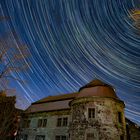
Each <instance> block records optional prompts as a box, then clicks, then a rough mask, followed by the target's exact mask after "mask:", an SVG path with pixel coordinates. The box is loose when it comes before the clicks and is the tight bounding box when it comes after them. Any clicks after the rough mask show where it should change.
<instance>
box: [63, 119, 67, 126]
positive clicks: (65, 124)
mask: <svg viewBox="0 0 140 140" xmlns="http://www.w3.org/2000/svg"><path fill="white" fill-rule="evenodd" d="M67 124H68V118H63V126H67Z"/></svg>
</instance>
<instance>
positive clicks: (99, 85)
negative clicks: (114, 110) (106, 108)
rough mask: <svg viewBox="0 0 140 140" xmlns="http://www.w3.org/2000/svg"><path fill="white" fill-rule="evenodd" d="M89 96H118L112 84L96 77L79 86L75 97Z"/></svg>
mask: <svg viewBox="0 0 140 140" xmlns="http://www.w3.org/2000/svg"><path fill="white" fill-rule="evenodd" d="M89 96H98V97H111V98H118V97H117V96H116V93H115V91H114V89H113V87H112V86H110V85H108V84H106V83H104V82H102V81H101V80H98V79H95V80H93V81H91V82H90V83H88V84H87V85H85V86H83V87H81V88H80V89H79V94H78V96H77V98H79V97H89Z"/></svg>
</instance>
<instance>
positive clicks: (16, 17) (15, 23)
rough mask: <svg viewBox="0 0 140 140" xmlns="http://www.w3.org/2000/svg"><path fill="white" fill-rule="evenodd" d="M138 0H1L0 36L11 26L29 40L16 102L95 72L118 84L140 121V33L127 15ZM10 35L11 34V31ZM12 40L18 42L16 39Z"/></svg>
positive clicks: (77, 83) (72, 86)
mask: <svg viewBox="0 0 140 140" xmlns="http://www.w3.org/2000/svg"><path fill="white" fill-rule="evenodd" d="M139 6H140V1H139V0H1V1H0V16H6V17H9V20H3V21H1V22H0V36H2V35H3V34H4V33H5V32H7V31H12V30H15V31H16V32H17V34H18V35H19V37H20V39H21V40H22V42H23V43H25V44H26V45H27V46H28V49H29V51H30V54H31V56H30V57H29V58H28V60H27V63H28V62H30V63H31V66H30V68H29V70H28V71H26V72H24V73H19V76H20V78H21V79H23V80H25V81H26V83H25V84H23V85H22V84H21V83H19V82H15V81H13V83H12V87H13V88H15V87H16V90H17V93H16V94H17V106H18V107H20V108H23V109H25V108H26V107H27V106H28V105H29V104H30V103H31V102H34V101H36V100H39V99H41V98H43V97H46V96H48V95H56V94H63V93H71V92H75V91H78V89H79V88H80V87H81V86H83V85H85V84H87V83H88V82H90V81H91V80H93V79H94V78H98V79H100V80H102V81H104V82H106V83H108V84H111V85H112V86H114V88H115V89H116V92H117V95H118V96H119V98H120V99H122V100H123V101H124V102H125V104H126V110H125V113H126V116H127V117H128V118H129V119H131V120H132V121H134V122H136V123H138V124H140V34H139V31H138V29H137V28H136V27H135V26H134V23H133V20H132V19H131V18H130V17H131V16H130V14H131V10H133V9H138V8H139ZM11 39H13V40H14V36H11ZM14 43H16V42H14Z"/></svg>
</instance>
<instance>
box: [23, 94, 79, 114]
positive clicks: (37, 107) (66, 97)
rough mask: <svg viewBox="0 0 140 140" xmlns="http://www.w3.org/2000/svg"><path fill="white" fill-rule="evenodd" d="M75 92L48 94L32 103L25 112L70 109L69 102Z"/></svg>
mask: <svg viewBox="0 0 140 140" xmlns="http://www.w3.org/2000/svg"><path fill="white" fill-rule="evenodd" d="M76 95H77V92H76V93H71V94H63V95H57V96H48V97H47V98H44V99H41V100H39V101H37V102H35V103H33V104H32V105H31V106H30V107H29V108H28V109H27V110H26V111H25V113H35V112H46V111H55V110H65V109H70V107H69V102H70V101H71V100H72V99H74V98H75V96H76Z"/></svg>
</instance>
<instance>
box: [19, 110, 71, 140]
mask: <svg viewBox="0 0 140 140" xmlns="http://www.w3.org/2000/svg"><path fill="white" fill-rule="evenodd" d="M69 112H70V111H69V110H64V111H53V112H43V113H34V114H27V115H26V116H25V117H24V118H23V119H25V118H28V119H30V120H31V123H30V127H29V128H23V129H22V131H21V135H25V134H27V135H28V140H35V137H36V135H45V140H55V136H56V135H66V136H67V137H68V126H66V127H64V126H61V127H57V118H59V117H68V121H69V118H70V117H69ZM45 118H46V119H47V126H46V127H45V128H38V127H37V124H38V120H39V119H45Z"/></svg>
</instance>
